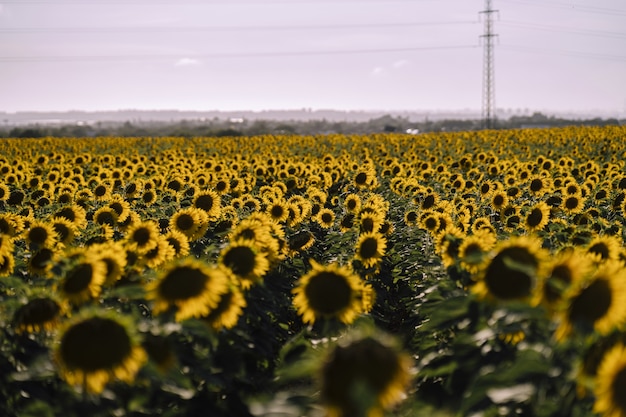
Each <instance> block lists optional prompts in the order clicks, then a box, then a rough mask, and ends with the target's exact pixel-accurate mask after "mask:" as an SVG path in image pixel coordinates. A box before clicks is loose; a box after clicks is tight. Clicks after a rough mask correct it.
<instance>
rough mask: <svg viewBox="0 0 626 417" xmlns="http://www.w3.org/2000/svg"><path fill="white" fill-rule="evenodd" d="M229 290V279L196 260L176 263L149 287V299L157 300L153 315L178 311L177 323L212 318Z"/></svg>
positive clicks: (221, 272)
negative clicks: (211, 315) (199, 318)
mask: <svg viewBox="0 0 626 417" xmlns="http://www.w3.org/2000/svg"><path fill="white" fill-rule="evenodd" d="M227 288H228V275H226V273H225V272H224V271H223V270H222V269H221V268H216V267H209V266H208V265H206V264H204V263H203V262H201V261H199V260H197V259H195V258H185V259H182V260H179V261H175V262H174V263H171V264H169V265H168V267H166V268H165V269H164V270H162V271H161V272H160V274H159V276H158V277H157V279H156V280H154V281H152V282H151V283H149V284H147V285H146V291H147V295H146V298H147V299H149V300H154V305H153V307H152V312H153V313H154V314H160V313H163V312H165V311H168V310H170V309H175V312H176V313H175V319H176V321H183V320H186V319H189V318H192V317H195V318H198V317H202V316H206V315H207V314H209V312H210V311H211V309H213V308H215V307H217V305H218V304H219V301H220V297H221V295H222V294H223V293H224V292H226V290H227Z"/></svg>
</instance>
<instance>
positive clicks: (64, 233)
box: [53, 223, 70, 241]
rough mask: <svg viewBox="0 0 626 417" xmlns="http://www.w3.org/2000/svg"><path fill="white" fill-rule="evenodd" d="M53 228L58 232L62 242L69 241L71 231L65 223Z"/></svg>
mask: <svg viewBox="0 0 626 417" xmlns="http://www.w3.org/2000/svg"><path fill="white" fill-rule="evenodd" d="M53 227H54V231H55V232H57V234H58V235H59V238H60V239H61V240H62V241H63V240H65V239H67V238H68V236H69V235H70V229H69V228H68V227H67V226H66V225H64V224H63V223H55V224H54V226H53Z"/></svg>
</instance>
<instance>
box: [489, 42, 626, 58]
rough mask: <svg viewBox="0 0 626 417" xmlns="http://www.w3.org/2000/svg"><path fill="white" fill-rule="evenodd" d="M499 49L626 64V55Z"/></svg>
mask: <svg viewBox="0 0 626 417" xmlns="http://www.w3.org/2000/svg"><path fill="white" fill-rule="evenodd" d="M499 47H500V48H502V49H508V50H511V51H519V52H527V53H538V54H550V55H563V56H572V57H578V58H593V59H600V60H607V61H617V62H626V55H613V54H600V53H594V52H582V51H571V50H564V49H552V48H536V47H532V46H523V45H507V44H502V45H499Z"/></svg>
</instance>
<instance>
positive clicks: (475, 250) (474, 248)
mask: <svg viewBox="0 0 626 417" xmlns="http://www.w3.org/2000/svg"><path fill="white" fill-rule="evenodd" d="M464 252H465V257H474V256H479V255H482V253H483V248H482V247H481V246H480V244H479V243H470V244H469V245H467V246H466V247H465V251H464Z"/></svg>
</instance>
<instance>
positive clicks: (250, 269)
mask: <svg viewBox="0 0 626 417" xmlns="http://www.w3.org/2000/svg"><path fill="white" fill-rule="evenodd" d="M218 263H219V264H220V265H222V266H223V267H225V268H226V270H228V271H230V272H231V273H232V274H233V275H234V277H235V278H236V279H237V281H238V282H239V284H240V285H241V287H242V288H243V289H248V288H250V286H251V285H252V284H254V283H258V282H260V281H261V280H262V279H263V276H264V275H265V274H266V273H267V271H269V269H270V262H269V260H268V259H267V257H266V256H265V255H264V254H263V252H261V251H260V250H259V248H258V247H257V246H256V245H255V243H254V242H253V241H251V240H246V239H238V240H235V241H231V242H230V243H229V245H228V246H226V247H225V248H224V249H222V251H221V252H220V255H219V259H218Z"/></svg>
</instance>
